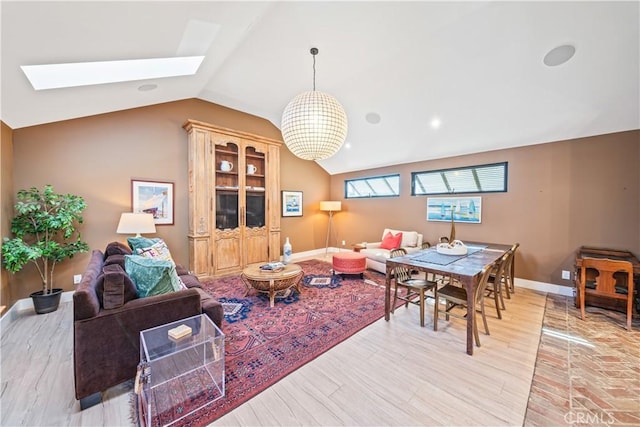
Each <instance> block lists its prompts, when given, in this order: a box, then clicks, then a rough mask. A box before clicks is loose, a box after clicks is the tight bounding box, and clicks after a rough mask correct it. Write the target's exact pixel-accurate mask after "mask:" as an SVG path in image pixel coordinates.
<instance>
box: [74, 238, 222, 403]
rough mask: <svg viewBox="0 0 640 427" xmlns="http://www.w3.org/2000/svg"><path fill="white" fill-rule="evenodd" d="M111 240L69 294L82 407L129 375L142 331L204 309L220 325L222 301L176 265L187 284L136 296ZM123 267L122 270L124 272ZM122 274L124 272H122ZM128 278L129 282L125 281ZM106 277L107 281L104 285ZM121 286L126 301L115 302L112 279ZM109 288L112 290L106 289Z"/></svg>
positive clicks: (96, 252)
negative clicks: (154, 293)
mask: <svg viewBox="0 0 640 427" xmlns="http://www.w3.org/2000/svg"><path fill="white" fill-rule="evenodd" d="M115 247H120V248H122V247H126V246H124V245H123V244H114V243H112V244H109V246H107V249H106V250H105V253H103V252H102V251H100V250H94V251H93V252H92V254H91V259H90V261H89V265H88V266H87V269H86V271H85V272H84V275H83V277H82V281H81V283H80V284H79V285H78V287H77V289H76V291H75V293H74V295H73V317H74V328H73V347H74V351H73V362H74V378H75V386H76V399H78V400H80V406H81V408H82V409H85V408H87V407H89V406H92V405H94V404H96V403H98V402H100V401H101V400H102V392H103V391H105V390H106V389H108V388H110V387H113V386H115V385H117V384H120V383H122V382H124V381H126V380H129V379H132V378H134V377H135V375H136V369H137V365H138V363H139V361H140V331H142V330H145V329H149V328H153V327H155V326H159V325H163V324H165V323H169V322H173V321H176V320H180V319H184V318H186V317H190V316H195V315H197V314H200V313H205V314H206V315H208V316H209V317H210V318H211V319H212V320H213V322H214V323H215V324H216V325H217V326H218V327H220V326H221V323H222V318H223V309H222V305H221V304H220V303H219V302H218V301H217V300H215V299H214V298H213V297H211V296H210V295H209V294H207V293H206V292H205V291H204V290H202V289H201V288H200V281H199V280H198V279H197V278H196V277H195V276H192V275H189V274H188V272H187V271H186V270H185V269H184V268H182V267H180V266H179V265H177V266H176V271H177V273H178V275H179V276H180V278H181V279H182V281H183V283H184V284H185V285H186V286H187V288H188V289H185V290H180V291H177V292H171V293H167V294H162V295H156V296H149V297H145V298H137V295H136V294H135V287H134V290H133V291H131V289H130V288H127V285H129V286H130V285H131V283H132V282H130V278H129V277H128V276H127V275H126V273H124V270H120V268H121V261H122V260H123V259H124V255H123V254H120V253H113V252H118V251H117V250H116V251H114V250H113V249H114V248H115ZM122 273H124V276H123V275H122ZM125 276H126V277H125ZM127 281H128V282H127ZM107 282H109V283H110V285H108V286H107V285H105V283H107ZM114 283H115V284H116V288H117V286H123V287H124V292H121V294H124V295H123V297H124V303H123V304H122V306H120V307H117V308H111V309H105V308H104V306H103V303H106V304H107V306H112V305H113V295H109V294H108V292H112V290H113V289H114V288H113V284H114ZM107 288H109V289H110V290H108V289H107Z"/></svg>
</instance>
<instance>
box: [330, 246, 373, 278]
mask: <svg viewBox="0 0 640 427" xmlns="http://www.w3.org/2000/svg"><path fill="white" fill-rule="evenodd" d="M366 268H367V257H366V256H364V254H359V253H357V252H339V253H337V254H334V255H333V274H342V275H345V274H359V275H360V278H361V279H363V278H364V275H363V273H364V270H366Z"/></svg>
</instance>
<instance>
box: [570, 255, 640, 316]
mask: <svg viewBox="0 0 640 427" xmlns="http://www.w3.org/2000/svg"><path fill="white" fill-rule="evenodd" d="M587 257H588V258H609V259H614V260H622V261H629V262H631V264H632V265H633V276H634V282H635V283H638V282H639V281H640V261H639V260H638V258H637V257H636V256H635V255H634V254H633V253H632V252H629V251H625V250H617V249H606V248H597V247H593V246H581V247H580V249H578V251H577V253H576V263H575V272H574V278H575V281H574V283H575V286H576V289H577V288H578V286H579V283H578V281H579V280H580V268H581V267H582V259H583V258H587ZM635 292H636V294H638V293H640V291H638V289H637V286H636V290H635ZM575 305H576V307H577V308H580V301H579V298H578V293H577V292H576V296H575ZM586 305H593V306H596V307H602V308H607V309H611V310H616V311H623V312H624V311H626V306H625V304H624V301H621V300H616V299H612V298H607V297H605V296H598V295H590V294H588V293H587V294H586V295H585V306H586ZM635 305H636V306H637V305H638V301H637V297H636V300H635Z"/></svg>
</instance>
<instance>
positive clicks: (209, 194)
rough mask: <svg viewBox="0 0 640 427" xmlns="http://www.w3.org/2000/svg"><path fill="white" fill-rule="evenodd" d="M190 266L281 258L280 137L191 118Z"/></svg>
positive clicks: (210, 272) (227, 266) (223, 268)
mask: <svg viewBox="0 0 640 427" xmlns="http://www.w3.org/2000/svg"><path fill="white" fill-rule="evenodd" d="M183 127H184V128H185V130H186V131H187V133H188V134H189V137H188V141H189V142H188V143H189V149H188V152H189V231H188V239H189V269H190V270H191V271H192V272H193V273H194V274H195V275H196V276H198V277H206V276H221V275H225V274H231V273H238V272H240V271H242V269H243V268H244V267H245V266H247V265H248V264H252V263H257V262H267V261H275V260H278V259H280V146H281V145H282V143H281V142H280V141H278V140H274V139H269V138H265V137H262V136H259V135H253V134H250V133H246V132H240V131H236V130H232V129H226V128H222V127H218V126H214V125H211V124H207V123H203V122H199V121H195V120H188V121H187V122H186V123H185V124H184V126H183Z"/></svg>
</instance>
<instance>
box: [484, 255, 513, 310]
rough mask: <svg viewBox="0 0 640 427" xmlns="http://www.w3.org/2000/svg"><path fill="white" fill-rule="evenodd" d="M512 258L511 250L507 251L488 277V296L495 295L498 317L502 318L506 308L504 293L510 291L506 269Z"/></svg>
mask: <svg viewBox="0 0 640 427" xmlns="http://www.w3.org/2000/svg"><path fill="white" fill-rule="evenodd" d="M510 258H511V250H508V251H507V252H505V254H504V255H502V257H501V258H500V259H499V260H498V261H497V264H496V268H495V271H494V272H492V273H490V274H489V277H488V278H487V287H486V290H485V292H486V295H485V296H487V297H493V301H494V304H495V306H496V313H497V315H498V319H502V312H501V310H506V309H507V308H506V307H505V305H504V298H503V293H504V292H507V293H508V292H509V291H508V289H507V288H508V282H507V273H506V270H507V268H508V266H509V259H510Z"/></svg>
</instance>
